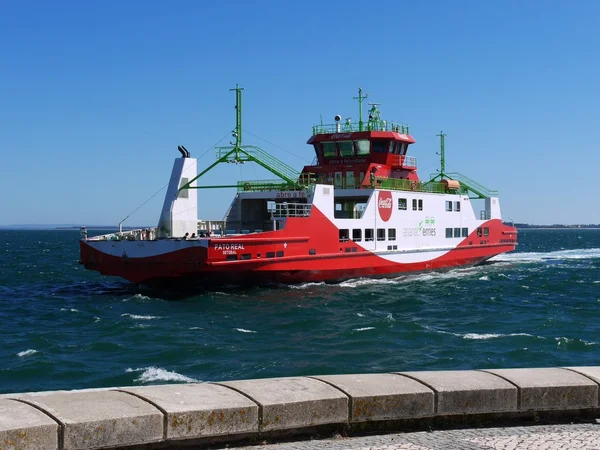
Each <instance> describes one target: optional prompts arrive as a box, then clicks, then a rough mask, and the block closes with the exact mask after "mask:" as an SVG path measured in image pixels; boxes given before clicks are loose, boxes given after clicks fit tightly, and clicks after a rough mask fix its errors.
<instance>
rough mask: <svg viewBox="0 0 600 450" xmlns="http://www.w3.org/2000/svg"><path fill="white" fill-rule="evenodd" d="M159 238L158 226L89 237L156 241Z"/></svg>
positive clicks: (103, 239)
mask: <svg viewBox="0 0 600 450" xmlns="http://www.w3.org/2000/svg"><path fill="white" fill-rule="evenodd" d="M157 239H158V227H150V228H140V229H137V230H126V231H117V232H115V233H108V234H102V235H100V236H93V237H90V238H88V239H87V240H88V241H155V240H157Z"/></svg>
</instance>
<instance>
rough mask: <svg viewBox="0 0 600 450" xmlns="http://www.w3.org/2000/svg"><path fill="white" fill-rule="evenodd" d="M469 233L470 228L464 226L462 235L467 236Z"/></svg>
mask: <svg viewBox="0 0 600 450" xmlns="http://www.w3.org/2000/svg"><path fill="white" fill-rule="evenodd" d="M468 235H469V229H468V228H463V229H462V237H467V236H468Z"/></svg>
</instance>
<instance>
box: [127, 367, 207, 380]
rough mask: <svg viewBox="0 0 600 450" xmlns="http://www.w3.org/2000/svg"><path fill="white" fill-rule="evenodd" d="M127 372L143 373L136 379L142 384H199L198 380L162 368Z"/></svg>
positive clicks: (129, 371)
mask: <svg viewBox="0 0 600 450" xmlns="http://www.w3.org/2000/svg"><path fill="white" fill-rule="evenodd" d="M125 372H127V373H131V372H142V374H141V375H140V376H139V377H138V378H136V379H135V381H139V382H141V383H152V382H154V381H181V382H184V383H198V380H195V379H194V378H190V377H186V376H185V375H181V374H180V373H177V372H170V371H168V370H165V369H161V368H160V367H154V366H150V367H143V368H141V369H132V368H128V369H127V370H126V371H125Z"/></svg>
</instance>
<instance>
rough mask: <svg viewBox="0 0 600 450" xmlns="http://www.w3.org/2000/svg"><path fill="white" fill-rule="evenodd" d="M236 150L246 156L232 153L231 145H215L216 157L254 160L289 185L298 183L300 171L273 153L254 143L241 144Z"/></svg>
mask: <svg viewBox="0 0 600 450" xmlns="http://www.w3.org/2000/svg"><path fill="white" fill-rule="evenodd" d="M233 150H234V151H235V150H236V149H235V148H233ZM237 150H238V151H239V152H240V153H242V154H245V155H246V156H247V158H244V157H243V156H242V155H239V154H235V153H233V152H232V147H217V157H218V158H223V157H228V159H229V158H231V160H236V159H237V160H238V161H254V162H256V163H257V164H259V165H260V166H262V167H264V168H265V169H267V170H268V171H269V172H271V173H273V174H275V175H277V176H278V177H279V178H281V179H283V180H285V181H286V182H287V183H289V184H291V185H297V184H298V178H299V177H300V172H298V171H297V170H295V169H294V168H292V167H291V166H288V165H287V164H286V163H284V162H283V161H281V160H279V159H277V158H275V157H274V156H273V155H271V154H269V153H267V152H265V151H264V150H262V149H261V148H260V147H256V146H254V145H243V146H241V147H237Z"/></svg>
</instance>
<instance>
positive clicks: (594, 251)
mask: <svg viewBox="0 0 600 450" xmlns="http://www.w3.org/2000/svg"><path fill="white" fill-rule="evenodd" d="M594 258H600V248H586V249H575V250H558V251H554V252H521V253H518V252H517V253H503V254H501V255H497V256H494V257H493V258H491V259H490V261H494V262H497V261H505V262H506V261H508V262H541V261H562V260H572V259H594Z"/></svg>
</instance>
